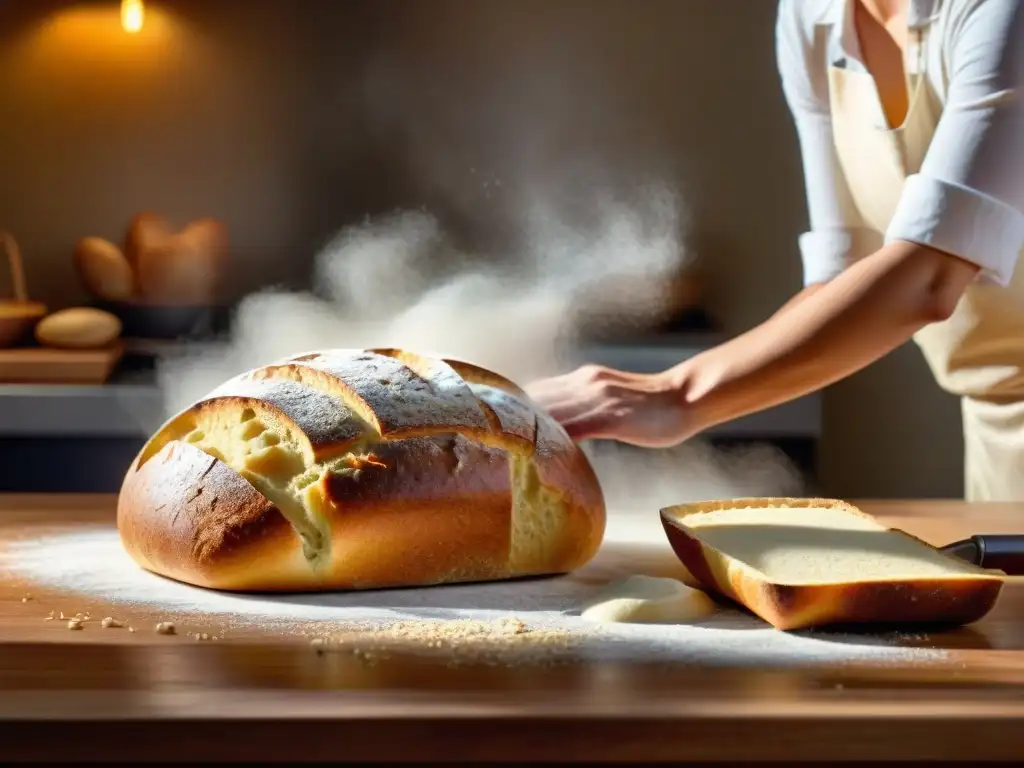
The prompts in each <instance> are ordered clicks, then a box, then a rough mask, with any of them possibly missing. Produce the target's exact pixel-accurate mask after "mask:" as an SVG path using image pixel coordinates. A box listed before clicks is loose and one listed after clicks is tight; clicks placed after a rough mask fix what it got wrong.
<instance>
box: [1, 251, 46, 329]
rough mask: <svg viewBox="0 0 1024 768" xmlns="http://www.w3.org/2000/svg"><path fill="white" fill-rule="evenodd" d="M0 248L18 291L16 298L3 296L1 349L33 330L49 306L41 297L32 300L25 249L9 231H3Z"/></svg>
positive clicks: (15, 288) (14, 291)
mask: <svg viewBox="0 0 1024 768" xmlns="http://www.w3.org/2000/svg"><path fill="white" fill-rule="evenodd" d="M0 248H2V249H3V253H4V255H5V256H6V259H5V261H6V262H7V268H8V270H9V271H10V274H11V288H12V292H13V294H14V298H12V299H0V349H6V348H8V347H13V346H15V345H17V344H19V343H20V342H21V341H22V340H24V339H25V338H27V337H28V336H29V335H30V334H31V333H32V329H33V328H35V325H36V323H38V322H39V321H40V320H41V319H42V318H43V317H45V316H46V306H45V305H44V304H41V303H39V302H38V301H29V299H28V289H27V288H26V287H25V269H24V266H23V265H22V261H21V251H20V249H19V248H18V243H17V242H16V241H15V240H14V238H13V237H12V236H11V234H10V233H9V232H0Z"/></svg>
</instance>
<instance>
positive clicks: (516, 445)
mask: <svg viewBox="0 0 1024 768" xmlns="http://www.w3.org/2000/svg"><path fill="white" fill-rule="evenodd" d="M117 519H118V528H119V530H120V534H121V539H122V541H123V543H124V546H125V548H126V549H127V551H128V552H129V554H130V555H131V556H132V557H133V558H134V559H135V560H136V562H138V563H139V564H140V565H141V566H142V567H144V568H146V569H148V570H151V571H154V572H156V573H159V574H162V575H164V576H168V577H171V578H174V579H177V580H180V581H184V582H188V583H191V584H195V585H199V586H203V587H209V588H214V589H224V590H246V591H305V590H323V589H341V588H351V589H360V588H376V587H397V586H420V585H429V584H441V583H453V582H467V581H486V580H495V579H505V578H511V577H517V576H529V575H545V574H555V573H564V572H568V571H571V570H574V569H576V568H578V567H579V566H581V565H583V564H584V563H586V562H587V561H588V560H589V559H590V558H591V557H593V555H594V553H595V552H596V551H597V548H598V546H599V545H600V543H601V539H602V538H603V535H604V526H605V508H604V499H603V496H602V493H601V489H600V486H599V485H598V481H597V478H596V477H595V475H594V472H593V470H592V468H591V466H590V463H589V462H588V460H587V458H586V456H585V455H584V454H583V453H582V451H580V449H579V448H578V447H577V446H576V445H575V444H574V443H573V442H572V441H571V440H570V438H569V437H568V435H567V434H566V433H565V431H564V430H563V429H562V428H561V427H560V426H559V425H558V424H557V423H556V422H555V421H553V420H552V419H551V418H550V417H549V416H548V415H546V414H545V413H544V412H543V411H541V410H539V409H537V408H536V407H535V406H534V405H533V404H532V403H531V401H530V399H529V398H528V397H527V396H526V394H525V393H524V392H523V391H522V390H521V389H520V388H519V387H517V386H516V385H515V384H513V383H512V382H510V381H508V380H506V379H504V378H503V377H501V376H499V375H497V374H495V373H492V372H490V371H487V370H484V369H481V368H479V367H476V366H474V365H471V364H468V363H465V362H459V361H455V360H443V359H439V358H432V357H424V356H420V355H417V354H413V353H409V352H404V351H400V350H394V349H377V350H329V351H323V352H314V353H310V354H304V355H300V356H297V357H294V358H289V359H287V360H283V361H280V362H278V363H275V364H272V365H268V366H265V367H262V368H258V369H255V370H253V371H249V372H248V373H245V374H243V375H240V376H238V377H236V378H233V379H231V380H229V381H228V382H226V383H225V384H223V385H222V386H220V387H219V388H217V389H216V390H214V391H213V392H211V393H210V394H209V395H207V396H206V397H205V398H203V399H202V400H200V401H199V402H197V403H196V404H194V405H193V406H191V407H190V408H187V409H186V410H184V411H183V412H181V413H180V414H178V415H177V416H175V417H173V418H172V419H170V420H169V421H168V422H167V423H166V424H164V426H163V427H161V428H160V430H159V431H158V432H157V433H156V434H155V435H154V436H153V437H152V439H150V440H149V442H148V443H147V444H146V445H145V446H144V447H143V449H142V450H141V451H140V453H139V455H138V457H137V458H136V459H135V461H134V462H133V463H132V466H131V468H130V469H129V471H128V473H127V476H126V477H125V480H124V483H123V486H122V489H121V494H120V498H119V501H118V509H117Z"/></svg>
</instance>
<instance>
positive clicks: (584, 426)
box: [526, 365, 693, 448]
mask: <svg viewBox="0 0 1024 768" xmlns="http://www.w3.org/2000/svg"><path fill="white" fill-rule="evenodd" d="M526 390H527V393H528V394H529V395H530V397H531V398H533V400H534V401H535V402H536V403H537V404H538V405H539V406H540V407H541V408H544V409H545V410H546V411H547V412H548V413H550V414H551V416H552V417H554V419H555V420H556V421H558V422H559V423H560V424H562V426H563V427H565V429H566V431H567V432H568V433H569V436H570V437H572V439H573V440H576V441H580V440H587V439H595V438H596V439H607V440H618V441H620V442H623V443H630V444H632V445H639V446H644V447H647V448H660V447H668V446H672V445H676V444H677V443H681V442H682V441H684V440H686V439H687V438H689V437H692V435H693V429H692V424H689V423H688V421H689V420H688V419H687V414H686V409H685V407H684V401H683V398H682V396H681V394H680V392H679V389H678V387H677V386H676V385H675V384H674V383H673V382H672V380H671V378H670V377H669V375H668V374H667V373H658V374H643V373H628V372H626V371H617V370H614V369H612V368H604V367H602V366H597V365H586V366H583V367H582V368H578V369H576V370H575V371H573V372H572V373H567V374H565V375H562V376H555V377H553V378H550V379H542V380H540V381H536V382H534V383H533V384H531V385H529V386H528V387H526Z"/></svg>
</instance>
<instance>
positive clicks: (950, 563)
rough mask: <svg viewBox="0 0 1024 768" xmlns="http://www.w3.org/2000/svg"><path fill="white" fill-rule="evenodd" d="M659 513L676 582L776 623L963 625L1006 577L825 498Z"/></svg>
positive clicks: (705, 505) (985, 606)
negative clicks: (682, 573) (675, 562)
mask: <svg viewBox="0 0 1024 768" xmlns="http://www.w3.org/2000/svg"><path fill="white" fill-rule="evenodd" d="M661 519H662V524H663V526H664V528H665V533H666V534H667V535H668V540H669V543H670V544H671V545H672V549H673V550H674V551H675V553H676V556H677V557H678V558H679V560H680V561H681V562H682V563H683V565H684V566H685V567H686V570H687V571H688V574H687V578H685V579H684V581H687V582H688V583H689V584H690V585H691V586H696V587H700V588H702V589H705V590H709V591H712V592H717V593H719V594H721V595H724V596H725V597H728V598H731V599H732V600H734V601H736V602H737V603H739V604H740V605H742V606H744V607H746V608H747V609H749V610H750V611H752V612H753V613H755V614H756V615H758V616H760V617H761V618H762V619H764V620H765V621H767V622H768V623H769V624H772V625H773V626H775V627H776V628H778V629H784V630H792V629H803V628H808V627H814V626H822V625H828V624H861V623H872V624H875V623H884V624H894V625H898V624H918V623H943V624H953V625H955V624H969V623H971V622H974V621H977V620H978V619H980V618H981V617H982V616H984V615H985V614H986V613H988V612H989V611H990V610H991V609H992V607H993V606H994V605H995V601H996V599H997V598H998V596H999V592H1000V590H1001V589H1002V585H1003V579H1004V576H1005V574H1003V573H1002V572H1001V571H992V570H985V569H982V568H978V567H975V566H973V565H971V564H969V563H966V562H964V561H962V560H959V559H957V558H955V557H953V556H951V555H946V554H944V553H943V552H940V551H939V550H938V549H935V548H934V547H932V546H930V545H929V544H927V543H926V542H924V541H921V540H920V539H917V538H914V537H913V536H911V535H909V534H907V533H904V532H903V531H899V530H896V529H892V528H887V527H886V526H885V525H883V524H881V523H880V522H878V520H876V519H875V518H873V517H871V516H869V515H867V514H865V513H864V512H861V511H860V510H859V509H857V508H856V507H854V506H852V505H850V504H847V503H845V502H842V501H835V500H831V499H784V498H780V499H733V500H729V501H713V502H702V503H696V504H683V505H679V506H674V507H668V508H665V509H663V510H661Z"/></svg>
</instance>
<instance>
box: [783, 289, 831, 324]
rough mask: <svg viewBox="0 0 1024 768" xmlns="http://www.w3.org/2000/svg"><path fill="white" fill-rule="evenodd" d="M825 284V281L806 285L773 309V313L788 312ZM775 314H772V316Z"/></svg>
mask: <svg viewBox="0 0 1024 768" xmlns="http://www.w3.org/2000/svg"><path fill="white" fill-rule="evenodd" d="M825 285H827V283H812V284H811V285H808V286H806V287H805V288H804V289H803V290H802V291H800V292H799V293H797V294H795V295H794V296H793V297H792V298H790V300H789V301H787V302H786V303H785V304H783V305H782V306H781V307H779V308H778V309H777V310H775V315H778V314H780V313H782V312H788V311H789V310H791V309H792V308H793V307H795V306H797V305H798V304H802V303H803V302H804V301H805V300H807V298H808V297H810V296H813V295H814V294H815V293H817V292H818V290H819V289H821V288H823V287H824V286H825ZM775 315H773V317H774V316H775Z"/></svg>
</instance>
